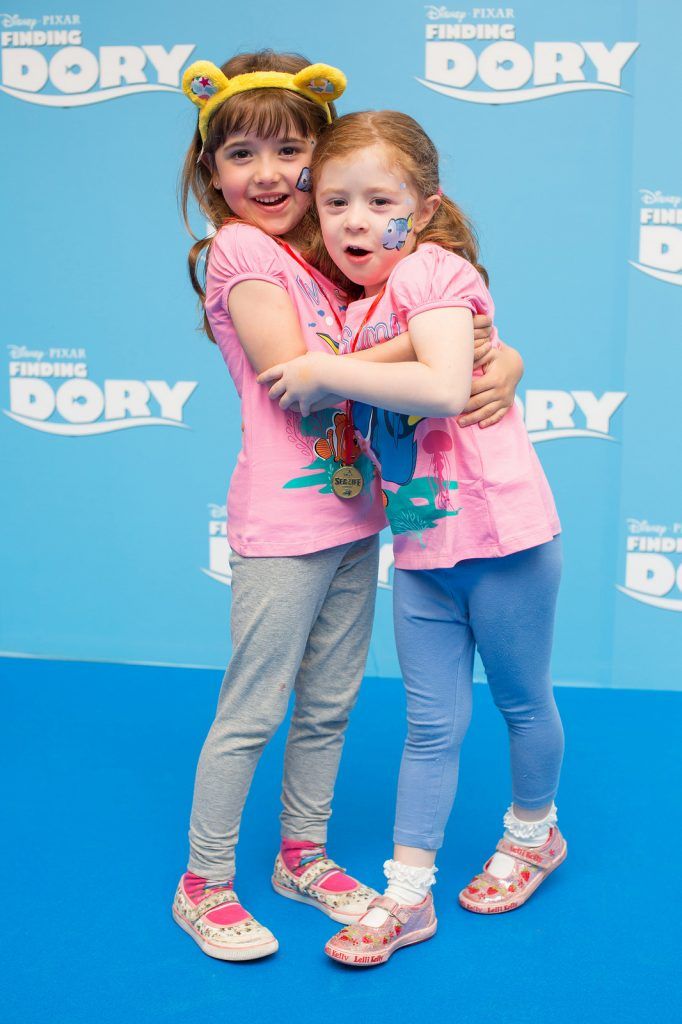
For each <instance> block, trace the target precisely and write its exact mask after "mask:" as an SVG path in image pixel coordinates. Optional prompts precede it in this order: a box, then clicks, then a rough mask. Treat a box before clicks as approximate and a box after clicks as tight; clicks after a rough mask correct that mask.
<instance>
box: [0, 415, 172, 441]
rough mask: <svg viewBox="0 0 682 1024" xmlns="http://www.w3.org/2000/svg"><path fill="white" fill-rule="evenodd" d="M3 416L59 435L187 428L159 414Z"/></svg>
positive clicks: (44, 431) (82, 435)
mask: <svg viewBox="0 0 682 1024" xmlns="http://www.w3.org/2000/svg"><path fill="white" fill-rule="evenodd" d="M3 412H4V414H5V416H9V418H10V419H11V420H15V421H16V422H17V423H21V424H22V426H24V427H30V428H31V429H32V430H41V431H42V432H43V433H44V434H58V435H60V436H61V437H85V436H87V435H88V434H110V433H112V432H113V431H115V430H129V429H130V428H131V427H182V429H183V430H189V427H188V426H187V424H186V423H180V422H178V420H167V419H163V417H161V416H128V417H126V419H124V420H101V421H100V422H98V423H97V422H95V423H48V422H46V421H44V420H34V419H31V417H30V416H20V415H19V414H18V413H16V412H8V411H7V409H3Z"/></svg>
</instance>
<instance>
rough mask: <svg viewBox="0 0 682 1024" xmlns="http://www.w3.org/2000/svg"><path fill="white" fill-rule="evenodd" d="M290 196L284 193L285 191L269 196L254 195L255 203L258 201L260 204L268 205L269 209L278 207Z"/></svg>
mask: <svg viewBox="0 0 682 1024" xmlns="http://www.w3.org/2000/svg"><path fill="white" fill-rule="evenodd" d="M288 198H289V196H286V195H284V193H283V192H277V193H276V194H274V193H273V195H269V196H252V199H253V201H254V203H258V205H259V206H266V207H267V208H268V209H277V207H278V206H281V205H282V204H283V203H284V202H286V200H287V199H288Z"/></svg>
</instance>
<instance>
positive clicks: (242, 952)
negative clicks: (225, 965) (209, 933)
mask: <svg viewBox="0 0 682 1024" xmlns="http://www.w3.org/2000/svg"><path fill="white" fill-rule="evenodd" d="M173 920H174V921H175V923H176V924H178V925H180V927H181V928H182V930H183V932H187V934H188V935H191V937H192V938H193V939H194V941H195V942H196V944H197V946H198V947H199V949H201V950H202V952H204V953H205V954H206V956H212V957H213V958H214V959H215V960H260V958H261V957H264V956H270V955H271V954H272V953H276V952H277V950H278V949H279V943H278V941H277V939H273V940H272V942H261V943H260V944H259V945H258V946H241V947H235V948H233V949H228V948H227V947H226V946H219V945H217V944H216V943H214V942H211V941H210V940H209V939H205V938H204V937H203V935H201V934H200V933H199V932H198V931H197V930H196V929H195V928H193V927H192V925H191V924H190V922H189V921H188V920H187V919H186V918H184V917H183V916H182V914H180V913H178V911H177V910H176V909H175V907H173Z"/></svg>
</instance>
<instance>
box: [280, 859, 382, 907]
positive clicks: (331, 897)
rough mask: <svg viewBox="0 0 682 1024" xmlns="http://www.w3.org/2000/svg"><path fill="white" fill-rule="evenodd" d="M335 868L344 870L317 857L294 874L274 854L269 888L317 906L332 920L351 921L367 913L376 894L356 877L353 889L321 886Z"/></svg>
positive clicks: (292, 898) (289, 897) (291, 898)
mask: <svg viewBox="0 0 682 1024" xmlns="http://www.w3.org/2000/svg"><path fill="white" fill-rule="evenodd" d="M336 871H342V872H343V871H344V869H343V868H340V867H339V865H338V864H336V863H335V862H334V861H333V860H330V859H329V858H328V857H320V858H317V859H315V860H314V861H313V862H312V863H311V864H310V866H309V867H307V868H306V869H305V871H303V872H302V873H301V874H300V875H295V874H293V872H291V871H289V869H288V868H287V866H286V864H285V863H284V861H283V860H282V855H281V854H277V858H276V860H275V867H274V870H273V873H272V887H273V889H274V890H275V892H278V893H279V894H280V896H286V897H287V899H290V900H296V901H297V902H298V903H307V904H308V905H309V906H311V907H317V908H318V910H321V911H322V913H323V914H326V915H327V917H331V919H332V921H339V922H340V923H341V924H352V923H353V922H354V921H358V920H359V919H360V918H361V917H362V915H363V914H365V913H366V912H367V908H368V907H369V905H370V903H371V901H372V900H373V899H374V898H375V897H376V896H378V895H379V894H378V893H377V892H376V891H375V890H374V889H369V888H368V887H367V886H366V885H362V884H361V883H360V882H358V881H357V880H356V879H355V878H352V879H351V881H352V882H353V883H354V888H352V889H345V890H341V891H340V892H336V891H334V890H331V889H323V888H322V884H323V882H324V880H325V879H326V878H329V876H330V875H331V874H332V873H333V872H336Z"/></svg>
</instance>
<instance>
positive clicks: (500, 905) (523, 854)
mask: <svg viewBox="0 0 682 1024" xmlns="http://www.w3.org/2000/svg"><path fill="white" fill-rule="evenodd" d="M497 849H498V851H499V852H500V853H505V854H506V855H507V856H508V857H511V858H512V860H513V861H514V867H513V868H512V871H511V874H510V875H508V876H507V877H506V878H498V877H497V876H496V875H491V874H490V872H489V871H488V866H489V864H490V860H492V858H490V860H488V861H487V862H486V864H485V865H484V867H483V871H482V872H481V874H480V875H476V877H475V878H473V879H472V880H471V882H469V884H468V885H467V887H466V888H465V889H462V891H461V893H460V894H459V902H460V904H461V905H462V906H463V907H464V909H465V910H471V911H473V912H474V913H475V914H505V913H506V912H507V911H509V910H516V908H517V907H520V906H522V904H524V903H525V902H526V900H527V899H529V898H530V897H531V896H532V895H533V893H534V892H535V890H536V889H537V888H538V886H539V885H542V883H543V882H544V880H545V879H546V878H547V876H548V875H551V873H552V871H554V870H555V869H556V868H558V867H559V865H560V864H562V863H563V862H564V861H565V860H566V853H567V851H568V846H567V844H566V840H565V839H564V837H563V836H562V834H561V832H560V831H559V829H558V828H556V826H555V827H553V828H550V830H549V836H548V837H547V840H546V842H545V843H543V845H542V846H531V847H528V846H519V845H518V844H517V843H514V842H512V841H511V840H509V839H504V838H503V839H500V841H499V843H498V844H497Z"/></svg>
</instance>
